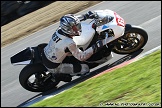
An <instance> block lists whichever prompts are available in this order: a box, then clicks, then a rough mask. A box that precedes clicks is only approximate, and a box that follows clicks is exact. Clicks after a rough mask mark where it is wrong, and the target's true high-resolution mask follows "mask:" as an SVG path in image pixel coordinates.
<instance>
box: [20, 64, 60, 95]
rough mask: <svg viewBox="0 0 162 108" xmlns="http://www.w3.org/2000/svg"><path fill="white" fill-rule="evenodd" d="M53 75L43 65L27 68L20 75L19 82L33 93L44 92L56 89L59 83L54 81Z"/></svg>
mask: <svg viewBox="0 0 162 108" xmlns="http://www.w3.org/2000/svg"><path fill="white" fill-rule="evenodd" d="M51 78H52V75H51V73H48V72H47V71H46V68H45V67H44V66H43V65H42V64H32V65H27V66H25V67H24V68H23V69H22V71H21V72H20V75H19V82H20V84H21V86H22V87H23V88H25V89H26V90H29V91H32V92H44V91H47V90H50V89H52V88H55V87H56V85H57V84H58V83H59V81H54V80H53V81H52V80H51Z"/></svg>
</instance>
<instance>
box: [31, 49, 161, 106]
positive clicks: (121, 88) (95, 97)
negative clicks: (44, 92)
mask: <svg viewBox="0 0 162 108" xmlns="http://www.w3.org/2000/svg"><path fill="white" fill-rule="evenodd" d="M31 106H32V107H87V106H88V107H98V106H109V107H112V106H123V107H124V106H127V107H128V106H129V107H135V106H141V107H143V106H146V107H148V106H153V107H159V106H161V50H159V51H156V52H154V53H152V54H150V55H148V56H146V57H144V58H143V59H140V60H139V61H136V62H133V63H131V64H129V65H127V66H125V67H123V68H120V69H116V70H114V71H112V72H108V73H106V74H104V75H101V76H99V77H96V78H92V79H89V80H86V81H84V82H82V83H80V84H78V85H76V86H74V87H72V88H70V89H69V90H67V91H65V92H63V93H61V94H59V95H56V96H54V97H52V98H49V99H46V100H43V101H40V102H38V103H36V104H33V105H31Z"/></svg>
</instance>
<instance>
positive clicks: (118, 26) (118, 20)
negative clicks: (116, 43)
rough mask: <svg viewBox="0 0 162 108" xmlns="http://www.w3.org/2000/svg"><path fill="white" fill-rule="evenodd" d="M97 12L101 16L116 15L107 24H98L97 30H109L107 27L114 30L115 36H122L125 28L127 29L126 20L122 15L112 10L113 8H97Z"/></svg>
mask: <svg viewBox="0 0 162 108" xmlns="http://www.w3.org/2000/svg"><path fill="white" fill-rule="evenodd" d="M96 12H97V14H98V15H99V16H102V15H109V16H112V17H114V19H113V20H112V21H111V22H109V23H107V24H104V25H102V26H98V27H97V28H96V31H97V32H98V33H99V34H100V32H102V31H104V30H107V29H112V30H113V32H114V35H115V38H114V39H116V38H118V37H120V36H122V35H123V34H124V30H125V22H124V19H123V18H122V17H120V16H119V15H118V14H117V13H116V12H114V11H112V10H108V9H106V10H97V11H96Z"/></svg>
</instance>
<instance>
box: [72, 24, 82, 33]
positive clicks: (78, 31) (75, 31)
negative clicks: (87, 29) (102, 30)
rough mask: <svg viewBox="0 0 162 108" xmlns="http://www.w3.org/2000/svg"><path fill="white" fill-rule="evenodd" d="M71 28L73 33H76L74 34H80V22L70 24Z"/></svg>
mask: <svg viewBox="0 0 162 108" xmlns="http://www.w3.org/2000/svg"><path fill="white" fill-rule="evenodd" d="M72 29H73V32H74V35H76V36H80V35H81V32H82V31H81V24H80V23H78V24H76V25H74V26H72Z"/></svg>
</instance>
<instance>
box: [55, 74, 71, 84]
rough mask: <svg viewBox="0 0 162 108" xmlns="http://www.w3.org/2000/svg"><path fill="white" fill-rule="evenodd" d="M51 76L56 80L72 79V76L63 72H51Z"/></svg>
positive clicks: (68, 80) (67, 80) (65, 80)
mask: <svg viewBox="0 0 162 108" xmlns="http://www.w3.org/2000/svg"><path fill="white" fill-rule="evenodd" d="M53 77H54V79H55V80H56V81H64V82H70V81H71V80H72V76H71V75H69V74H65V73H56V74H53Z"/></svg>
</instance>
